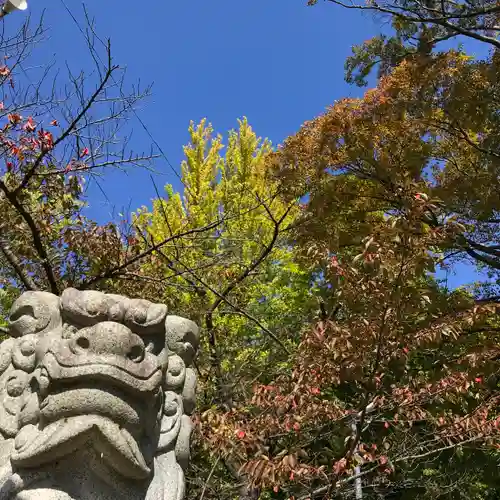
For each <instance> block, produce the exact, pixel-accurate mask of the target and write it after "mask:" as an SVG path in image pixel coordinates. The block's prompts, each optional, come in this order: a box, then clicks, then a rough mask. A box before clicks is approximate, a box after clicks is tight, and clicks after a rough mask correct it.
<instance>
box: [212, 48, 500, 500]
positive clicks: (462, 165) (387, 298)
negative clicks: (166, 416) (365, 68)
mask: <svg viewBox="0 0 500 500" xmlns="http://www.w3.org/2000/svg"><path fill="white" fill-rule="evenodd" d="M497 65H498V57H497V55H496V53H493V54H492V55H491V56H490V57H489V58H487V59H485V60H474V59H472V58H471V57H468V56H467V55H466V54H464V53H463V52H460V51H448V52H435V53H433V52H428V53H427V54H425V57H422V54H414V55H413V56H411V57H406V58H404V59H403V60H400V61H398V62H397V63H396V64H394V67H392V66H391V68H388V70H387V72H385V73H384V74H383V75H382V77H381V78H380V81H379V82H378V85H377V87H376V88H375V89H373V90H370V91H368V92H366V94H365V95H364V96H363V98H360V99H343V100H340V101H338V102H337V103H335V104H334V105H333V106H331V107H330V108H329V109H328V110H327V111H326V112H325V113H324V114H323V115H321V116H319V117H317V118H315V119H313V120H311V121H309V122H306V123H305V124H304V125H303V127H302V128H301V130H300V131H299V132H298V133H297V134H296V135H294V136H292V137H290V138H288V139H287V140H286V141H285V142H284V145H283V147H282V148H281V149H280V150H279V151H278V152H277V153H276V154H274V155H271V156H270V157H269V159H268V165H269V168H270V169H273V171H274V172H275V180H278V181H279V182H280V187H281V189H282V190H283V192H284V196H285V199H296V198H298V197H302V198H303V199H305V200H306V203H305V204H304V205H303V210H302V212H301V214H300V215H299V217H298V218H297V222H296V223H295V225H294V230H293V235H292V238H291V241H294V242H295V243H297V245H298V246H297V247H296V252H297V254H298V255H300V256H301V258H302V259H303V262H306V263H307V265H309V266H316V268H317V269H321V270H322V271H321V272H319V273H318V274H317V276H318V282H317V283H318V285H319V287H320V288H322V289H323V290H324V291H325V295H324V303H323V305H322V317H321V318H320V321H319V322H317V323H316V325H314V326H313V327H311V328H310V329H309V331H308V332H307V333H305V334H304V337H303V340H302V343H301V345H300V347H299V349H298V351H297V352H296V353H295V364H294V367H293V368H292V369H291V370H290V371H289V372H288V373H283V374H282V375H281V376H278V377H276V378H274V380H273V381H272V382H265V383H263V384H257V386H256V388H255V391H254V397H253V400H252V404H251V405H247V406H246V407H240V408H239V409H238V411H234V412H232V413H227V414H226V415H225V416H224V418H223V420H222V422H221V421H220V420H218V419H217V418H216V417H215V416H214V417H213V422H217V423H218V424H219V428H223V429H224V432H225V434H224V437H225V439H221V436H220V432H219V433H217V432H213V431H212V430H211V429H210V427H208V426H207V427H205V432H206V433H207V439H211V440H212V443H213V445H214V446H215V445H216V444H218V445H219V448H218V449H219V450H220V453H221V454H224V453H232V454H235V455H237V456H239V457H246V462H247V463H246V465H245V467H244V469H243V470H244V471H245V472H246V473H247V474H248V475H249V477H250V478H252V480H253V483H252V484H253V485H254V486H259V487H261V488H263V491H266V492H268V493H267V494H269V495H271V496H274V497H276V498H289V497H293V498H304V499H305V498H313V497H314V498H316V497H319V498H334V497H335V496H336V495H339V496H340V497H342V498H344V497H348V496H349V495H352V496H354V495H355V489H354V486H355V483H358V484H359V485H361V486H362V488H363V495H364V496H363V498H365V497H367V498H381V497H383V498H386V497H387V498H430V497H436V496H441V497H446V498H494V495H495V494H496V492H497V491H498V484H497V481H496V479H495V477H494V475H492V474H491V471H492V470H494V469H495V468H496V467H497V463H498V451H497V450H498V446H499V442H498V430H497V426H498V422H499V415H498V413H497V406H498V403H497V401H498V397H499V394H498V368H499V367H498V358H499V356H498V355H499V353H498V320H497V316H496V315H497V309H498V304H497V302H498V298H497V295H498V293H497V292H496V289H497V285H498V269H499V264H498V257H499V254H498V229H499V228H498V223H499V218H498V212H499V207H498V203H499V198H498V179H499V175H498V174H499V172H498V163H497V160H498V134H497V130H498V126H497V119H498V118H497V115H498V101H497V98H496V97H497V94H498V90H497V85H498V81H497V78H496V75H497V74H498V69H497ZM464 261H465V262H470V263H472V264H475V265H477V266H478V267H480V268H481V269H484V270H487V272H488V273H489V275H490V278H492V280H486V281H482V282H477V283H476V284H475V285H474V286H473V287H469V288H468V289H459V290H449V289H448V288H447V287H446V285H445V283H442V282H440V280H439V279H437V278H436V275H435V273H436V270H437V269H439V268H440V267H442V266H448V267H449V268H451V269H453V267H454V265H455V264H456V263H459V262H464ZM242 459H243V458H242ZM492 495H493V496H492Z"/></svg>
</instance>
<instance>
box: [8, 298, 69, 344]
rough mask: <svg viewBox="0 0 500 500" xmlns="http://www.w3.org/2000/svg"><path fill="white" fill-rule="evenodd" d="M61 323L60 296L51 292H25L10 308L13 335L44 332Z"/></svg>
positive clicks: (20, 335) (10, 323)
mask: <svg viewBox="0 0 500 500" xmlns="http://www.w3.org/2000/svg"><path fill="white" fill-rule="evenodd" d="M61 325H62V319H61V305H60V300H59V297H57V296H56V295H53V294H52V293H49V292H24V293H23V294H22V295H21V296H20V297H19V298H18V299H17V300H16V301H15V302H14V304H13V305H12V308H11V310H10V318H9V334H10V336H11V337H22V336H24V335H30V334H43V333H45V332H48V331H51V330H54V329H56V328H60V327H61Z"/></svg>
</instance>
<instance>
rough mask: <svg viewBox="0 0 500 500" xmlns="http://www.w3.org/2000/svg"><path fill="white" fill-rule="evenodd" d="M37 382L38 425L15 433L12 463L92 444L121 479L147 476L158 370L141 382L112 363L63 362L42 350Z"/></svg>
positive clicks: (31, 462) (30, 462)
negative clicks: (16, 436)
mask: <svg viewBox="0 0 500 500" xmlns="http://www.w3.org/2000/svg"><path fill="white" fill-rule="evenodd" d="M38 383H39V393H40V394H39V395H40V406H39V420H38V422H39V423H38V426H34V425H31V426H27V428H25V429H23V430H22V431H21V433H20V434H19V436H18V439H17V440H16V452H15V453H14V454H13V456H12V461H13V463H16V464H18V465H21V466H24V467H30V466H36V465H40V464H41V463H50V462H53V461H54V460H58V459H62V458H64V457H66V456H68V455H69V454H71V453H73V452H75V451H77V450H78V449H81V448H82V447H93V448H94V450H95V451H96V452H97V453H98V454H99V455H100V457H101V458H102V460H104V461H105V462H107V463H108V464H109V465H110V466H111V467H113V468H114V469H116V470H117V471H118V472H119V473H121V474H122V475H124V476H125V477H130V478H135V479H141V478H146V477H148V476H149V475H150V473H151V470H150V467H149V465H148V462H149V457H148V453H146V457H147V459H146V458H145V455H144V448H146V449H154V446H155V444H156V443H155V442H154V440H155V436H156V432H157V430H158V425H159V414H160V412H161V408H162V392H161V384H160V383H161V370H160V369H159V368H158V369H155V370H152V371H151V373H148V376H147V377H144V378H143V379H142V380H141V379H138V378H137V377H134V376H133V374H131V373H130V372H127V371H126V370H123V368H122V367H120V366H116V365H115V364H113V365H112V364H109V363H92V362H88V363H85V364H79V363H77V364H76V365H73V366H64V365H61V363H59V360H58V359H57V358H56V356H54V355H53V354H52V353H48V354H47V356H46V357H45V359H44V361H43V366H42V367H41V369H40V371H39V376H38Z"/></svg>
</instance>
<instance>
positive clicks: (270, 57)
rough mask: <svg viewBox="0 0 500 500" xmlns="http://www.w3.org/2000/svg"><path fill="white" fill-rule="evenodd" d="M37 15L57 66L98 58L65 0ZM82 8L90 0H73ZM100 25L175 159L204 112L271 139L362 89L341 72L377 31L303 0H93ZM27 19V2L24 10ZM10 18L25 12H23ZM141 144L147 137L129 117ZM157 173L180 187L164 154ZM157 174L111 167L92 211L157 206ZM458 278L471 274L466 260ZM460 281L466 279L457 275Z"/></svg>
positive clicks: (107, 213) (35, 7)
mask: <svg viewBox="0 0 500 500" xmlns="http://www.w3.org/2000/svg"><path fill="white" fill-rule="evenodd" d="M28 1H29V2H30V11H31V15H32V16H33V18H34V19H36V18H37V16H38V15H39V14H40V13H41V11H42V9H46V24H47V26H48V27H50V29H51V32H50V37H51V38H50V39H49V40H48V41H47V42H46V43H45V44H44V46H43V47H42V49H41V51H40V52H39V53H43V55H44V57H45V56H46V57H47V61H42V63H46V62H48V61H49V60H51V58H52V59H54V60H56V62H57V65H58V66H60V67H63V66H64V63H65V61H68V62H70V64H71V66H72V68H74V69H75V70H76V69H79V68H90V60H89V57H88V51H87V50H86V49H85V45H84V40H83V37H82V35H81V34H80V33H79V32H78V29H77V27H76V26H75V24H74V22H73V21H72V19H71V17H70V16H69V14H68V13H67V11H66V10H65V7H64V3H63V1H62V0H50V2H49V1H43V0H28ZM64 1H65V2H66V5H67V6H68V7H69V8H70V9H71V11H72V12H73V13H74V15H75V16H76V17H77V18H81V16H82V10H81V3H79V2H74V0H64ZM86 6H87V8H88V10H89V12H90V13H91V14H93V15H94V16H95V18H96V28H97V31H98V33H99V34H100V35H101V36H102V37H104V38H107V37H109V38H111V41H112V47H113V55H114V60H115V62H116V63H118V64H120V65H123V66H127V69H128V77H127V81H128V82H129V83H131V84H132V83H135V82H136V81H137V80H139V79H140V80H141V81H142V83H143V84H148V83H153V84H154V87H153V96H152V97H151V98H150V99H148V100H147V101H146V102H144V103H143V105H142V109H141V110H140V111H139V114H140V117H141V119H142V120H143V121H144V122H145V123H146V124H147V126H148V128H149V130H150V131H151V132H152V134H153V136H154V138H155V139H156V141H158V143H159V144H160V145H161V147H162V149H163V151H164V152H165V153H166V155H167V157H168V159H169V161H170V162H171V164H172V165H173V166H174V167H175V168H178V166H179V164H180V161H181V159H182V146H183V144H185V143H186V142H187V140H188V135H187V127H188V125H189V121H190V120H194V121H199V120H200V119H201V118H203V117H206V118H207V119H208V120H209V121H210V122H212V123H213V125H214V127H215V129H216V130H217V131H219V132H221V133H223V134H225V132H226V131H227V130H229V129H231V128H233V127H235V126H236V120H237V118H240V117H243V116H246V117H247V118H248V119H249V122H250V123H251V125H252V126H253V127H254V129H255V131H256V132H257V134H259V135H260V136H264V137H268V138H270V139H271V141H272V142H273V143H274V144H278V143H280V142H281V141H282V140H283V139H284V138H285V137H286V136H287V135H289V134H292V133H294V132H295V131H296V130H297V129H298V128H299V126H300V125H301V123H302V122H304V121H305V120H308V119H311V118H312V117H314V116H315V115H317V114H318V113H321V112H322V111H323V110H324V108H325V107H326V106H328V105H329V104H331V103H332V102H333V101H334V100H335V99H339V98H342V97H344V96H356V95H360V94H361V90H360V89H358V88H356V87H353V86H349V85H347V84H346V83H345V82H344V79H343V66H344V61H345V59H346V57H347V56H348V55H349V54H350V51H351V46H352V45H355V44H359V43H361V42H363V41H364V40H366V39H368V38H370V37H371V36H373V35H374V34H376V33H377V32H379V31H380V25H376V24H375V23H374V22H373V21H372V19H371V17H370V16H369V15H366V14H362V13H360V12H356V11H348V10H345V9H341V8H337V7H335V6H334V5H332V4H328V3H320V4H319V5H318V6H316V7H314V8H311V7H307V6H306V0H247V1H235V0H231V1H230V0H214V1H210V2H208V1H206V0H191V1H189V2H183V1H176V2H175V1H164V2H156V1H151V2H150V7H149V8H148V7H147V6H146V2H144V1H142V2H140V1H135V2H132V1H128V0H125V1H122V2H117V1H102V0H88V1H87V2H86ZM15 16H17V17H18V18H19V19H20V18H21V17H23V14H22V13H16V14H15ZM9 22H11V23H12V24H13V25H14V24H16V23H17V21H16V20H15V19H14V15H12V16H10V18H9ZM132 126H133V128H134V136H133V140H132V146H133V147H134V148H135V149H137V150H143V149H147V148H148V145H149V143H150V141H149V139H148V137H147V136H146V134H145V133H144V131H143V130H142V129H141V126H140V124H139V123H134V122H132ZM156 169H157V170H159V171H160V172H161V175H160V177H157V180H156V182H157V183H158V185H159V186H160V188H161V187H162V186H163V185H164V184H165V183H167V182H170V183H173V184H174V186H175V187H177V188H178V187H179V185H178V181H177V180H176V178H175V177H174V176H173V174H172V172H171V170H170V168H169V167H168V166H167V164H166V162H165V160H163V159H159V160H158V161H157V163H156ZM149 175H150V174H149V173H148V172H145V171H137V170H136V171H133V172H131V173H130V174H129V175H123V174H113V175H107V176H106V178H105V180H104V181H103V187H104V190H105V193H106V196H107V200H106V199H105V198H104V197H103V195H102V194H101V192H100V191H99V190H98V189H96V187H95V186H94V189H92V190H91V196H90V209H89V215H90V216H92V217H93V218H95V219H97V220H99V221H101V222H104V221H107V220H109V219H110V217H111V214H112V212H113V208H114V213H116V212H119V211H121V210H122V209H123V208H125V210H126V209H127V207H130V208H131V209H132V210H134V209H136V208H137V207H139V206H141V205H149V204H150V200H151V198H153V197H154V195H155V192H154V188H153V185H152V183H151V180H150V177H149ZM464 272H465V274H463V273H462V276H461V278H460V279H459V280H458V281H460V282H463V281H464V280H465V281H468V278H469V277H470V271H469V270H468V269H465V270H464ZM458 281H457V283H458Z"/></svg>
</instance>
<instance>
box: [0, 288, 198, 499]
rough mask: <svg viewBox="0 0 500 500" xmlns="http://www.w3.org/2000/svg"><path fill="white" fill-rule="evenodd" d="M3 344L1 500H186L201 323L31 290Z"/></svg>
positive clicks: (76, 294) (127, 303)
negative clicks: (196, 361)
mask: <svg viewBox="0 0 500 500" xmlns="http://www.w3.org/2000/svg"><path fill="white" fill-rule="evenodd" d="M10 333H11V338H9V339H8V340H6V341H4V342H3V343H1V344H0V500H35V499H36V500H40V499H42V498H43V499H47V500H69V499H74V500H77V499H78V500H91V499H95V500H108V499H109V500H112V499H124V500H127V499H144V500H182V498H183V497H184V489H185V484H184V470H185V468H186V466H187V464H188V460H189V442H190V436H191V430H192V423H191V419H190V417H189V415H190V414H191V413H192V411H193V410H194V404H195V389H196V374H195V372H194V370H193V369H192V368H190V365H191V364H192V362H193V359H194V356H195V355H196V351H197V349H198V343H199V332H198V328H197V326H196V325H195V324H194V323H193V322H192V321H189V320H187V319H185V318H180V317H178V316H169V315H168V314H167V308H166V307H165V306H164V305H162V304H152V303H150V302H148V301H146V300H142V299H129V298H126V297H122V296H119V295H111V294H104V293H100V292H96V291H83V292H81V291H78V290H75V289H67V290H65V291H64V292H63V293H62V295H61V297H56V296H55V295H52V294H50V293H46V292H27V293H25V294H23V295H22V296H21V297H20V298H19V299H18V300H17V301H16V302H15V303H14V305H13V307H12V311H11V316H10Z"/></svg>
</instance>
